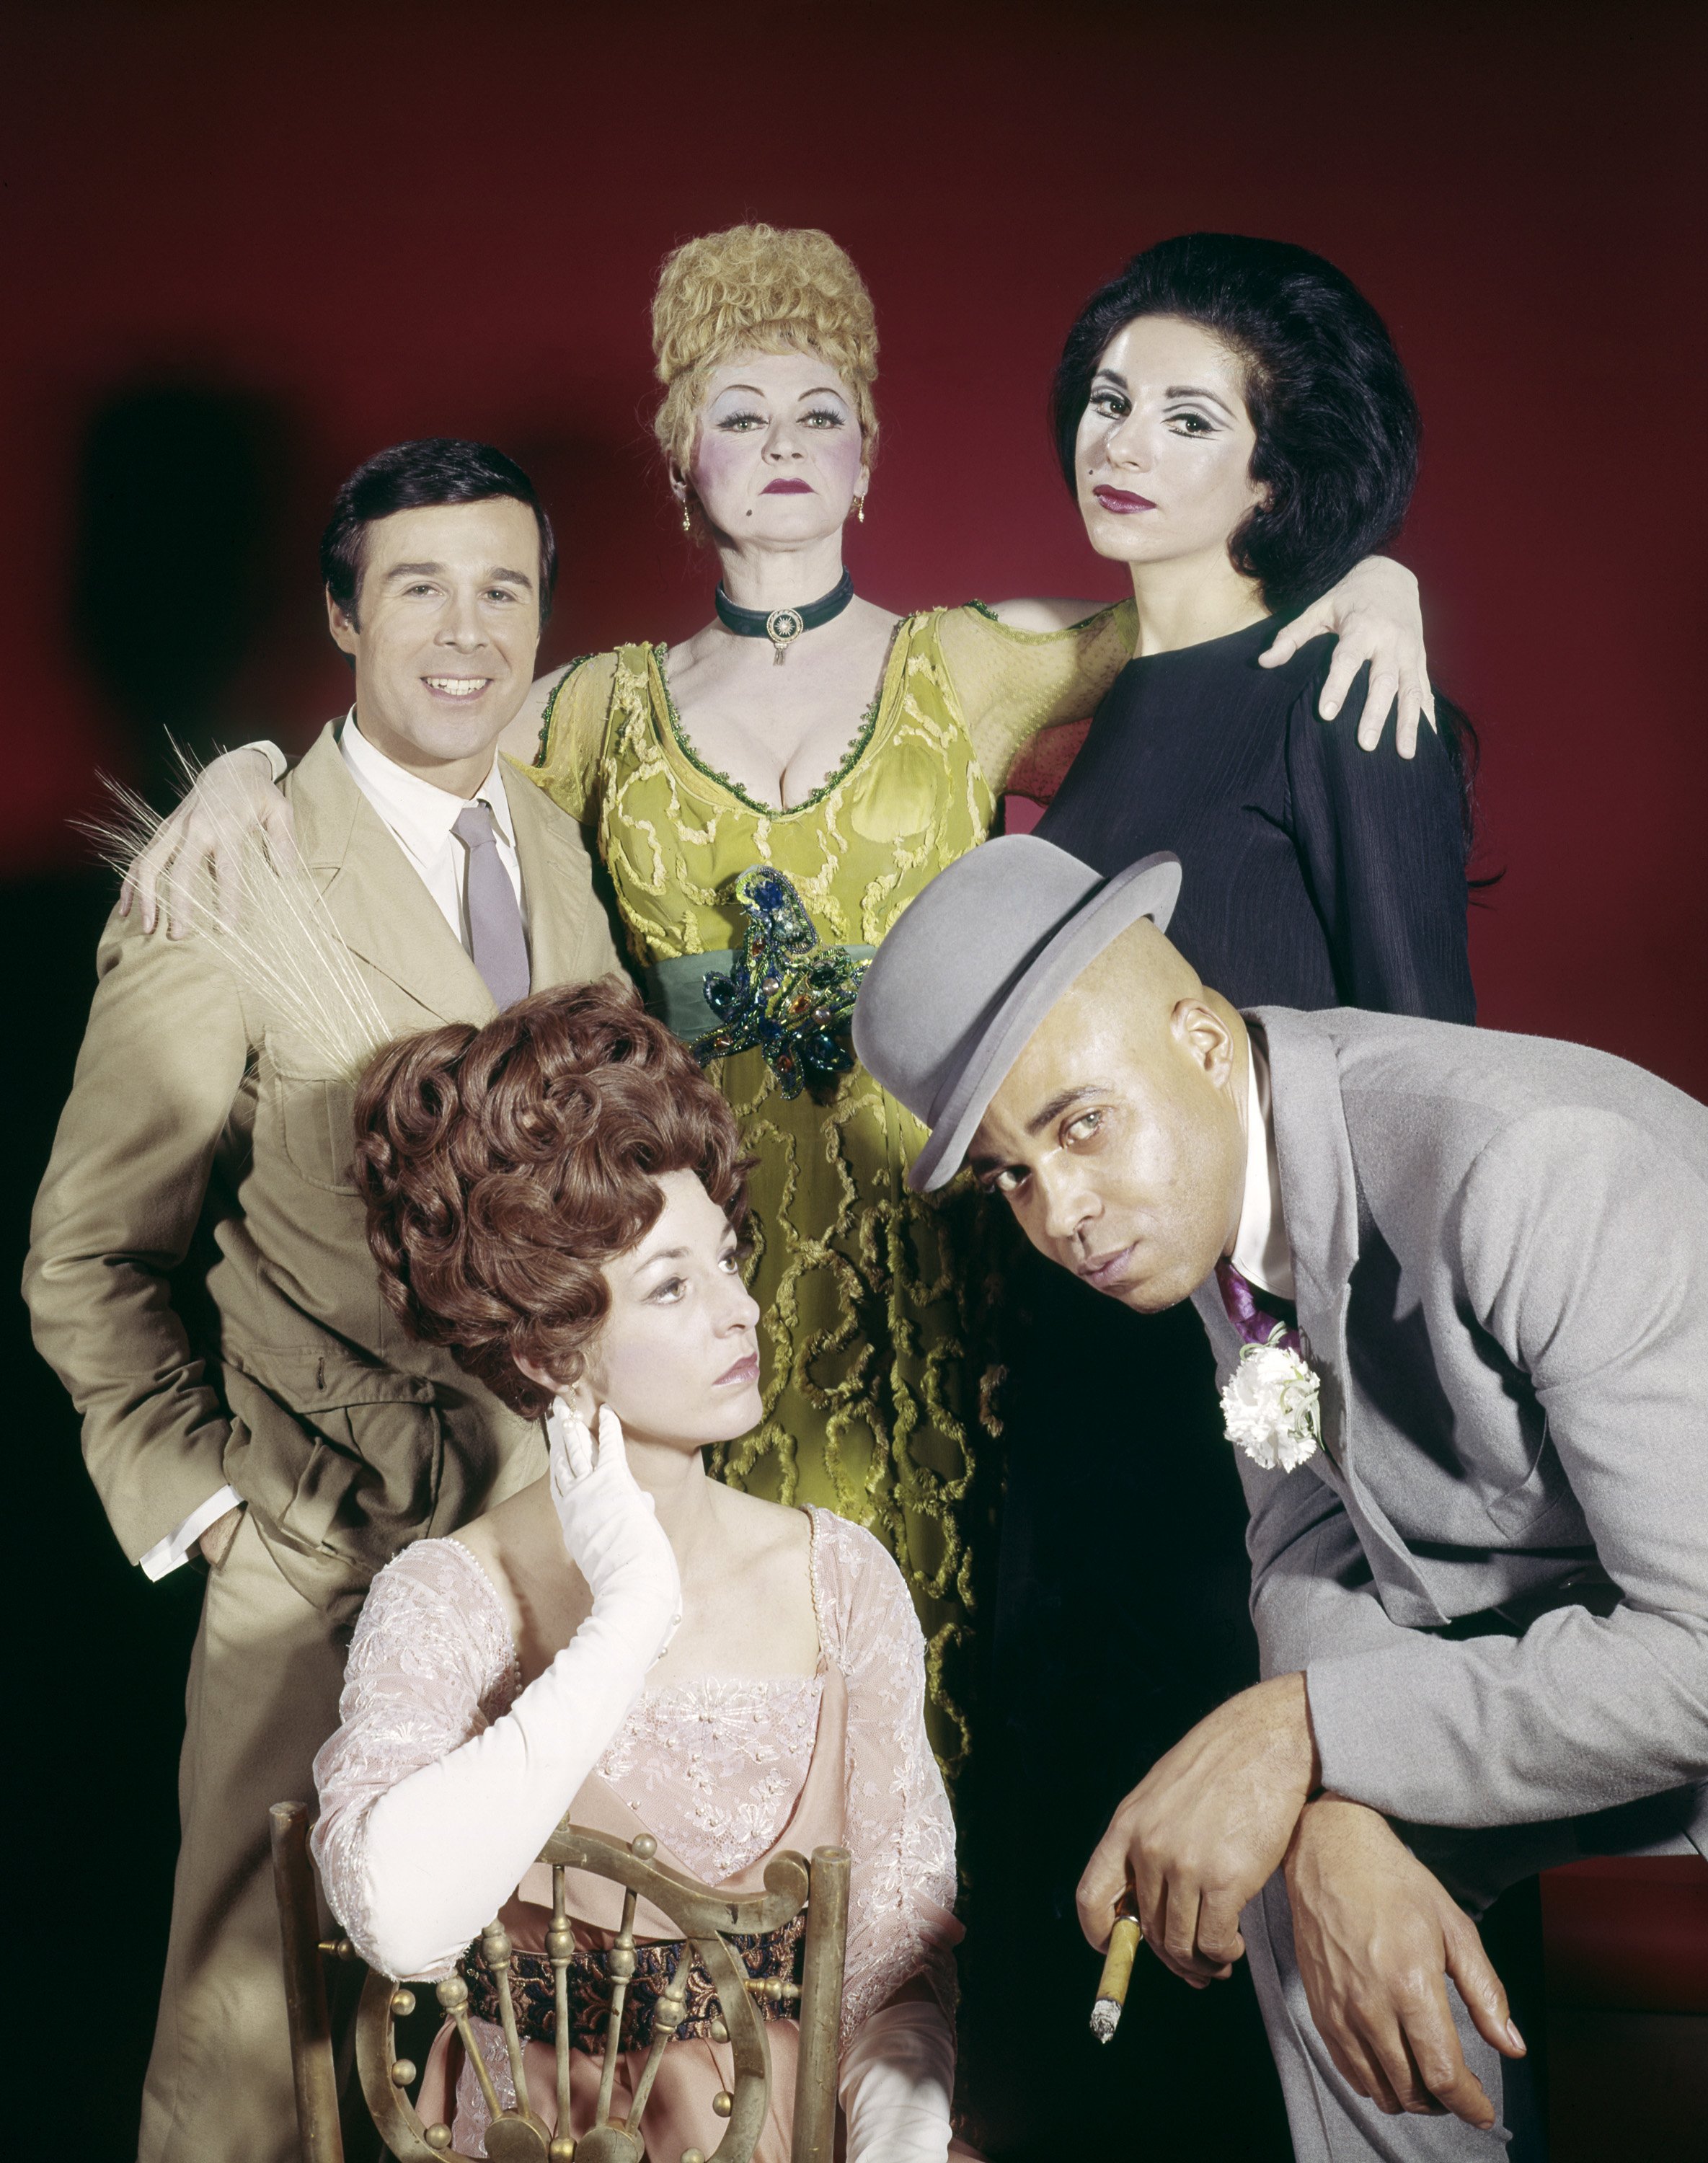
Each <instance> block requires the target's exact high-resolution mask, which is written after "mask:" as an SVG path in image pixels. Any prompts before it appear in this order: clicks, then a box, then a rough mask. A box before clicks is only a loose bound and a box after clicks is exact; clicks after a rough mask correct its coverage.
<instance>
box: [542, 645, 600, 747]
mask: <svg viewBox="0 0 1708 2163" xmlns="http://www.w3.org/2000/svg"><path fill="white" fill-rule="evenodd" d="M592 658H593V656H592V655H591V654H590V653H578V654H577V655H576V657H575V658H574V660H573V661H572V662H571V663H569V666H568V668H566V669H565V670H564V671H563V674H562V675H561V676H560V677H559V678H558V680H557V682H556V683H554V684H553V686H552V695H551V697H550V698H549V699H547V701H546V710H545V714H544V716H543V717H542V720H541V722H540V747H539V749H538V750H537V752H535V753H534V760H533V762H534V764H535V765H536V766H543V765H544V764H545V762H546V747H547V746H548V744H549V742H550V741H551V736H552V716H553V715H554V714H555V713H556V712H557V710H558V696H559V694H561V693H562V691H563V686H564V685H565V684H566V683H568V681H569V678H571V677H572V676H573V675H574V673H575V672H576V670H577V669H578V668H580V667H581V665H582V663H584V662H587V661H591V660H592Z"/></svg>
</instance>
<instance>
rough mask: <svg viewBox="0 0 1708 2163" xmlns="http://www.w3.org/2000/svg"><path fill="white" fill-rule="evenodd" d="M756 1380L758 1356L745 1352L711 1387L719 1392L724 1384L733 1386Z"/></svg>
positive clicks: (754, 1353)
mask: <svg viewBox="0 0 1708 2163" xmlns="http://www.w3.org/2000/svg"><path fill="white" fill-rule="evenodd" d="M758 1379H759V1354H757V1352H747V1353H744V1354H742V1356H741V1359H738V1360H736V1364H735V1365H734V1366H733V1367H731V1369H730V1370H729V1372H728V1373H727V1374H724V1375H719V1376H718V1378H717V1380H716V1381H715V1382H714V1383H713V1385H712V1387H713V1388H714V1389H715V1390H721V1389H722V1388H723V1387H724V1386H725V1385H726V1383H727V1384H730V1385H734V1384H736V1383H737V1382H741V1383H744V1384H745V1383H748V1382H757V1380H758Z"/></svg>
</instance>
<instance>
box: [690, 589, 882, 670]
mask: <svg viewBox="0 0 1708 2163" xmlns="http://www.w3.org/2000/svg"><path fill="white" fill-rule="evenodd" d="M853 598H854V573H852V572H851V571H844V572H843V573H842V575H841V578H840V579H837V581H836V584H835V585H834V586H832V587H831V589H830V591H829V593H827V594H821V595H820V598H819V599H818V600H815V601H809V602H808V603H807V605H806V606H805V607H804V608H798V609H794V608H780V609H772V610H770V611H769V612H767V611H766V610H764V609H750V608H743V607H742V606H741V603H740V602H739V601H732V600H731V599H730V597H729V595H728V594H726V592H725V591H724V589H723V584H722V582H721V580H720V582H719V584H718V589H717V591H716V592H715V594H713V595H712V605H713V606H714V607H715V609H716V610H717V612H718V621H719V622H720V624H722V626H724V629H725V630H726V631H734V633H735V634H736V637H737V638H768V639H769V640H770V641H771V651H772V653H773V657H774V658H775V660H776V662H777V664H778V667H779V668H781V666H782V665H783V662H784V661H785V660H786V659H787V658H788V656H789V647H791V646H793V645H794V642H795V641H796V639H798V638H799V636H800V635H801V633H802V632H803V631H816V630H817V629H818V627H819V626H820V624H821V623H830V622H831V621H834V620H835V619H836V617H837V616H839V615H841V613H842V611H843V610H844V609H845V608H846V607H847V605H848V604H849V602H850V601H851V600H853Z"/></svg>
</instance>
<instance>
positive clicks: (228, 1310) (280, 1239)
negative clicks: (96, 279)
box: [25, 440, 617, 2163]
mask: <svg viewBox="0 0 1708 2163" xmlns="http://www.w3.org/2000/svg"><path fill="white" fill-rule="evenodd" d="M322 570H323V572H324V573H325V577H326V581H327V608H328V613H329V617H330V621H331V626H332V631H333V638H334V639H335V641H336V642H337V643H338V645H339V646H340V647H342V648H343V651H344V652H346V653H347V654H348V656H349V657H350V658H351V660H352V661H353V663H354V669H355V689H356V699H355V704H354V706H353V708H352V709H351V711H350V713H349V715H348V717H347V718H346V719H345V720H343V722H342V723H338V724H333V725H329V726H328V727H327V730H326V731H325V732H324V733H323V734H322V736H321V737H320V739H319V740H318V741H317V743H316V744H315V746H314V747H313V748H312V750H311V751H310V752H308V754H307V756H306V757H305V758H304V759H303V760H302V762H301V764H300V765H299V766H298V767H296V770H295V772H293V773H292V774H291V776H290V778H289V780H288V782H287V783H286V793H287V795H288V798H289V801H290V805H291V815H292V819H293V820H294V825H295V832H296V845H297V847H298V849H299V851H300V852H301V859H302V862H303V864H304V866H305V867H306V870H307V872H308V873H309V875H310V876H311V877H312V881H313V882H314V884H315V886H316V887H317V888H318V889H319V890H320V893H321V895H322V900H323V903H324V908H325V911H326V914H327V916H328V917H329V919H330V921H331V924H332V926H333V927H335V929H336V931H337V934H338V937H339V938H340V939H341V940H342V941H343V945H345V946H346V947H347V948H348V952H349V954H350V956H352V957H353V966H354V970H355V972H357V974H358V975H359V977H360V978H361V980H362V985H363V986H364V987H365V992H366V995H367V997H368V998H370V999H371V1002H372V1006H371V1008H369V1031H370V1033H375V1032H377V1033H378V1034H403V1033H405V1032H406V1031H409V1030H413V1029H423V1028H427V1027H430V1026H432V1024H436V1023H438V1022H443V1021H469V1022H475V1023H479V1022H482V1021H485V1020H486V1019H489V1018H490V1015H491V1014H492V1013H494V1012H495V1010H496V1008H498V1007H499V1006H500V1005H504V1004H507V1003H510V1002H511V1000H513V999H515V998H520V997H521V996H523V995H524V994H525V993H526V992H527V991H528V990H529V989H530V988H531V987H532V988H535V989H542V988H544V987H546V986H548V985H552V984H560V983H570V982H578V981H581V980H584V979H589V978H592V977H599V976H602V975H604V974H605V973H607V972H610V971H612V970H614V969H616V967H617V958H616V951H615V949H614V948H613V945H612V943H611V938H610V930H609V927H608V924H607V922H606V919H605V913H604V910H603V909H602V908H601V906H600V903H599V902H598V900H597V899H596V898H595V894H594V892H593V888H592V883H591V867H590V865H589V860H588V856H587V853H586V851H585V850H584V847H583V846H582V842H581V839H580V835H579V831H578V830H577V829H576V828H575V827H574V825H572V824H571V823H570V822H569V821H568V820H565V819H564V818H563V817H562V816H561V814H558V812H557V811H555V810H554V809H553V807H552V806H551V805H550V804H548V802H547V801H546V799H544V798H543V797H542V795H541V794H540V793H539V792H538V791H537V789H535V788H532V787H531V786H530V785H529V784H528V783H527V782H526V781H525V780H523V779H521V778H520V777H519V776H518V777H516V778H510V777H507V776H506V774H505V773H504V772H503V770H502V768H501V767H500V765H499V764H498V763H497V762H496V760H495V750H494V746H495V744H496V741H497V739H498V737H499V736H500V733H501V732H502V731H503V729H504V728H505V726H506V723H507V722H509V721H510V720H511V719H512V718H513V716H514V715H515V714H516V710H517V709H518V707H519V706H520V705H521V702H522V700H523V699H524V698H525V697H526V695H527V690H528V686H529V683H530V681H531V679H532V675H533V670H534V657H535V649H536V647H537V643H538V639H539V633H540V626H541V621H542V614H543V612H544V610H545V609H546V608H547V607H548V605H549V602H550V596H551V590H552V584H553V578H554V575H555V570H556V560H555V552H554V548H553V540H552V534H551V528H550V526H549V525H548V522H547V520H546V517H545V515H544V513H543V511H542V510H541V509H540V506H539V504H538V501H537V498H536V496H535V494H534V490H533V489H532V484H530V483H529V481H528V479H527V476H526V475H525V474H523V473H522V472H521V469H519V468H517V467H516V466H515V465H514V464H512V463H511V461H510V460H509V459H508V458H505V457H503V456H502V454H501V453H498V452H495V451H493V450H491V449H490V448H487V447H486V446H484V445H480V444H474V443H457V442H451V441H443V440H436V441H432V442H428V443H408V444H404V445H401V446H400V447H399V448H396V449H395V450H391V451H387V452H385V453H381V455H380V457H378V458H374V459H371V460H370V461H369V463H367V464H366V465H364V467H362V468H361V469H359V471H358V472H357V473H356V474H354V475H353V476H352V478H351V479H350V480H349V481H348V482H347V483H346V484H345V485H344V487H343V490H341V491H340V494H339V496H338V503H337V505H336V506H335V509H334V511H333V519H332V522H331V524H330V525H329V526H328V528H327V535H326V538H325V541H324V542H323V544H322ZM217 945H218V941H217V939H214V938H211V937H208V936H206V935H194V934H192V935H191V936H190V937H188V938H187V939H176V940H168V939H162V938H153V937H149V935H147V934H146V933H145V932H144V929H143V927H142V924H141V923H140V922H139V920H138V919H137V918H135V917H134V916H133V917H130V918H126V917H123V916H121V915H119V914H115V915H114V916H113V919H111V921H110V922H109V923H108V924H107V930H106V933H105V935H104V936H103V938H102V945H101V952H100V961H99V972H100V981H99V985H98V988H97V992H96V995H95V1002H94V1006H93V1009H92V1013H91V1016H90V1020H89V1028H88V1032H87V1034H86V1038H85V1040H84V1044H83V1048H82V1053H81V1057H80V1059H79V1061H78V1066H77V1073H76V1082H75V1084H74V1086H73V1089H72V1093H71V1101H70V1102H69V1103H68V1104H67V1106H66V1108H65V1114H64V1116H63V1118H62V1119H61V1121H60V1130H59V1135H58V1139H57V1140H56V1142H55V1148H54V1153H53V1157H52V1160H51V1162H50V1165H49V1167H48V1173H47V1177H46V1179H45V1181H44V1183H43V1186H42V1190H41V1193H40V1196H39V1199H38V1202H37V1204H36V1212H35V1219H34V1234H33V1244H32V1249H31V1253H30V1257H29V1265H28V1270H27V1274H26V1278H25V1294H26V1296H27V1297H28V1299H29V1306H30V1310H31V1313H32V1316H33V1317H34V1328H35V1337H36V1342H37V1343H38V1344H39V1347H40V1349H41V1350H42V1351H43V1353H44V1354H45V1356H46V1357H47V1358H48V1359H50V1361H51V1362H52V1364H54V1366H55V1369H56V1370H57V1371H58V1372H59V1374H60V1376H61V1378H62V1379H63V1380H64V1381H65V1385H66V1387H67V1389H69V1390H70V1391H71V1395H72V1396H73V1397H74V1398H75V1400H76V1403H77V1406H78V1409H79V1411H81V1414H82V1416H83V1444H84V1453H85V1456H86V1460H87V1463H88V1466H89V1471H90V1474H91V1476H92V1479H93V1480H94V1481H95V1484H96V1486H97V1489H98V1490H99V1491H100V1494H101V1497H102V1501H103V1503H104V1504H105V1506H106V1508H107V1514H108V1516H109V1518H110V1519H111V1521H112V1524H113V1531H114V1532H115V1533H116V1535H117V1536H118V1540H119V1542H120V1544H121V1545H122V1546H123V1548H124V1550H125V1552H126V1553H127V1554H128V1555H129V1556H131V1557H132V1558H133V1559H134V1560H136V1561H137V1562H139V1563H140V1564H141V1565H142V1567H143V1568H144V1569H145V1570H146V1571H147V1572H148V1574H149V1575H150V1576H151V1577H159V1576H160V1575H163V1574H165V1572H166V1571H167V1570H169V1569H173V1568H176V1566H177V1565H178V1564H179V1563H181V1562H183V1561H184V1560H185V1559H186V1557H187V1556H188V1555H189V1554H190V1553H191V1552H192V1551H193V1550H196V1549H198V1548H199V1550H200V1553H201V1554H202V1557H203V1558H204V1559H205V1560H206V1562H207V1564H208V1567H209V1578H208V1584H207V1595H206V1599H205V1601H204V1605H203V1610H202V1626H201V1630H200V1633H199V1635H198V1637H197V1640H196V1650H195V1653H194V1656H193V1658H192V1662H191V1673H190V1683H189V1692H188V1700H187V1711H188V1727H187V1732H186V1737H185V1744H184V1755H183V1760H182V1768H181V1778H180V1802H181V1817H182V1830H183V1838H182V1846H181V1852H180V1857H179V1862H178V1872H177V1879H176V1891H175V1896H174V1902H173V1912H172V1931H171V1941H170V1950H169V1953H168V1956H167V1967H166V1977H165V1988H164V1991H163V1994H162V1999H161V2004H160V2019H159V2024H158V2027H157V2029H156V2034H155V2048H154V2055H153V2057H152V2060H151V2061H150V2064H149V2075H148V2081H147V2085H146V2088H145V2091H144V2102H143V2116H142V2134H141V2155H142V2156H143V2157H144V2159H145V2163H227V2159H230V2163H238V2159H241V2163H268V2159H270V2158H275V2157H276V2158H280V2159H283V2158H285V2157H286V2156H290V2155H294V2154H295V2153H296V2122H295V2110H294V2105H293V2100H292V2091H291V2070H290V2061H289V2054H288V2050H287V2045H286V2026H285V2006H284V1996H283V1990H282V1987H281V1983H280V1961H279V1938H278V1928H277V1924H276V1922H275V1917H274V1914H273V1904H272V1891H271V1883H270V1874H269V1866H268V1835H267V1817H266V1810H267V1805H268V1804H270V1803H272V1802H275V1801H277V1800H279V1799H280V1798H283V1797H288V1796H301V1797H305V1798H306V1797H307V1796H309V1795H310V1794H312V1782H311V1778H310V1765H311V1762H312V1758H313V1756H314V1753H315V1751H316V1750H317V1748H318V1747H319V1745H320V1744H321V1743H322V1741H324V1740H325V1738H326V1736H327V1735H328V1734H329V1733H330V1732H331V1731H332V1728H333V1726H334V1724H335V1722H336V1719H337V1711H338V1689H339V1685H340V1683H341V1681H342V1678H343V1659H344V1650H345V1646H346V1644H347V1642H348V1631H349V1625H350V1623H351V1621H352V1620H353V1618H354V1614H355V1612H356V1610H357V1609H358V1607H359V1605H360V1602H361V1599H362V1596H363V1594H364V1590H365V1589H366V1586H367V1584H368V1582H369V1579H370V1578H371V1577H372V1575H373V1574H374V1572H375V1570H376V1569H379V1568H380V1567H381V1566H382V1565H383V1564H384V1563H385V1562H386V1561H387V1560H389V1558H390V1557H391V1556H392V1555H394V1554H395V1553H396V1552H397V1551H398V1549H399V1548H401V1547H403V1546H404V1545H405V1544H406V1542H409V1541H411V1540H414V1539H418V1538H422V1537H428V1536H432V1535H437V1534H442V1533H445V1532H450V1531H451V1530H452V1529H453V1527H456V1526H458V1525H460V1524H463V1523H464V1522H465V1521H467V1520H468V1519H469V1518H470V1517H473V1516H475V1515H477V1514H478V1513H479V1511H481V1510H483V1509H485V1508H486V1507H487V1506H490V1504H491V1503H492V1502H493V1501H495V1500H498V1499H500V1497H501V1496H502V1495H505V1494H507V1493H509V1492H511V1490H514V1489H516V1488H517V1487H520V1486H521V1485H524V1484H525V1483H526V1482H527V1480H531V1479H532V1478H534V1477H535V1476H536V1475H537V1474H538V1472H539V1471H540V1470H541V1469H542V1466H543V1464H544V1457H543V1451H542V1445H541V1443H540V1440H539V1438H538V1435H537V1432H536V1431H535V1430H534V1429H533V1428H532V1427H528V1426H527V1425H526V1424H525V1423H524V1422H521V1421H520V1420H518V1419H517V1418H516V1417H515V1416H514V1415H513V1414H511V1413H510V1412H509V1411H506V1409H505V1408H504V1407H503V1406H501V1405H500V1404H499V1402H498V1401H497V1400H496V1399H495V1398H493V1397H491V1396H488V1395H487V1394H486V1393H485V1391H482V1390H481V1389H479V1386H478V1385H475V1384H474V1383H472V1382H471V1381H470V1380H469V1378H468V1377H467V1376H466V1375H464V1374H462V1373H461V1372H460V1371H459V1370H458V1369H457V1368H455V1367H454V1366H453V1364H452V1363H451V1361H450V1359H448V1356H446V1355H445V1354H443V1353H441V1352H438V1351H436V1350H434V1349H432V1348H431V1347H428V1346H426V1345H423V1344H420V1343H417V1342H416V1341H415V1340H414V1339H413V1338H409V1337H407V1336H406V1335H405V1333H403V1331H402V1330H401V1328H400V1327H399V1326H398V1324H397V1323H396V1322H395V1321H394V1320H393V1319H392V1318H391V1317H390V1315H389V1313H388V1312H387V1310H386V1307H385V1301H383V1300H382V1299H381V1298H380V1290H379V1285H378V1281H377V1279H376V1275H375V1268H374V1265H373V1261H372V1260H371V1258H370V1256H369V1251H368V1246H367V1241H366V1237H365V1233H364V1212H363V1207H362V1202H361V1199H360V1197H359V1194H358V1193H357V1191H356V1187H355V1184H354V1178H353V1176H352V1168H351V1158H352V1154H353V1139H354V1137H353V1134H352V1128H351V1099H352V1082H353V1078H354V1077H353V1075H352V1073H351V1072H350V1071H348V1062H340V1061H339V1060H338V1058H336V1057H335V1056H332V1055H328V1053H327V1050H326V1048H325V1046H324V1045H322V1044H321V1043H319V1042H318V1041H317V1038H316V1036H315V1035H314V1034H313V1033H312V1032H311V1031H308V1030H306V1029H304V1028H303V1027H302V1025H301V1003H300V1002H297V1003H295V1010H294V1011H293V1010H292V1009H293V1003H292V1002H291V1000H289V999H286V1000H283V1001H275V1000H271V999H270V998H268V997H267V995H266V992H265V987H260V988H258V987H257V985H256V984H255V983H254V982H251V981H249V979H248V978H247V977H245V975H244V972H242V971H238V972H236V973H235V974H234V973H233V972H232V970H231V969H230V968H229V967H228V966H227V965H226V963H225V961H223V959H222V957H221V956H220V955H219V953H218V952H217Z"/></svg>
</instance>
